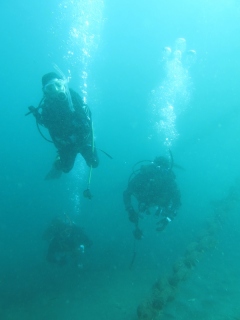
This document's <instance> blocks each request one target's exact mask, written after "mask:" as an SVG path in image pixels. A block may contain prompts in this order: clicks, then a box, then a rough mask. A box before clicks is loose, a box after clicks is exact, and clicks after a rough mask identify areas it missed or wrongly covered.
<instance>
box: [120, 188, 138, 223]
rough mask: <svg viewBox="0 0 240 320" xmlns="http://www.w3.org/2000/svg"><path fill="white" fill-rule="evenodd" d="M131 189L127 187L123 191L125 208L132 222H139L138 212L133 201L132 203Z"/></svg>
mask: <svg viewBox="0 0 240 320" xmlns="http://www.w3.org/2000/svg"><path fill="white" fill-rule="evenodd" d="M131 195H132V193H131V191H130V190H129V188H127V190H125V191H124V192H123V202H124V205H125V209H126V211H127V212H128V218H129V220H130V221H131V222H133V223H136V224H137V223H138V214H137V212H136V211H135V210H134V208H133V206H132V203H131Z"/></svg>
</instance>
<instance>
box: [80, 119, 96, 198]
mask: <svg viewBox="0 0 240 320" xmlns="http://www.w3.org/2000/svg"><path fill="white" fill-rule="evenodd" d="M94 148H95V146H94V134H93V123H92V155H93V154H94ZM92 169H93V167H92V165H91V166H90V170H89V175H88V185H87V189H85V190H84V191H83V196H84V197H85V198H87V199H89V200H91V199H92V194H91V191H90V183H91V179H92Z"/></svg>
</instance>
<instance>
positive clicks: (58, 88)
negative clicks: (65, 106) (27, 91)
mask: <svg viewBox="0 0 240 320" xmlns="http://www.w3.org/2000/svg"><path fill="white" fill-rule="evenodd" d="M65 84H66V81H65V80H62V79H53V80H51V81H49V82H48V83H47V84H46V85H45V86H44V87H43V92H44V94H45V95H46V96H48V97H50V98H55V97H57V98H58V99H59V100H65V99H66V98H67V89H66V85H65Z"/></svg>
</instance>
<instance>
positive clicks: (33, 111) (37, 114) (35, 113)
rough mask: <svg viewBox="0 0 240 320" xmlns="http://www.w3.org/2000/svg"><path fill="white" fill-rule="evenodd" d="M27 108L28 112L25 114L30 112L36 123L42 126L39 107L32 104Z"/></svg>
mask: <svg viewBox="0 0 240 320" xmlns="http://www.w3.org/2000/svg"><path fill="white" fill-rule="evenodd" d="M28 109H29V112H28V113H27V114H26V115H28V114H30V113H31V114H32V115H33V116H34V117H35V118H36V121H37V123H39V124H40V125H42V126H44V122H43V118H42V114H41V113H40V112H39V109H38V108H35V107H33V106H30V107H28Z"/></svg>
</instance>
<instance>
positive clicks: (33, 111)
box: [28, 106, 38, 117]
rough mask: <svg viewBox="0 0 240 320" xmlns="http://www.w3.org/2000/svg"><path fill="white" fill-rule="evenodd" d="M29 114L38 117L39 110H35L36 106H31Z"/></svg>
mask: <svg viewBox="0 0 240 320" xmlns="http://www.w3.org/2000/svg"><path fill="white" fill-rule="evenodd" d="M28 110H29V112H28V114H30V113H32V114H33V115H34V117H37V116H38V109H37V108H35V107H34V106H30V107H28Z"/></svg>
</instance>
